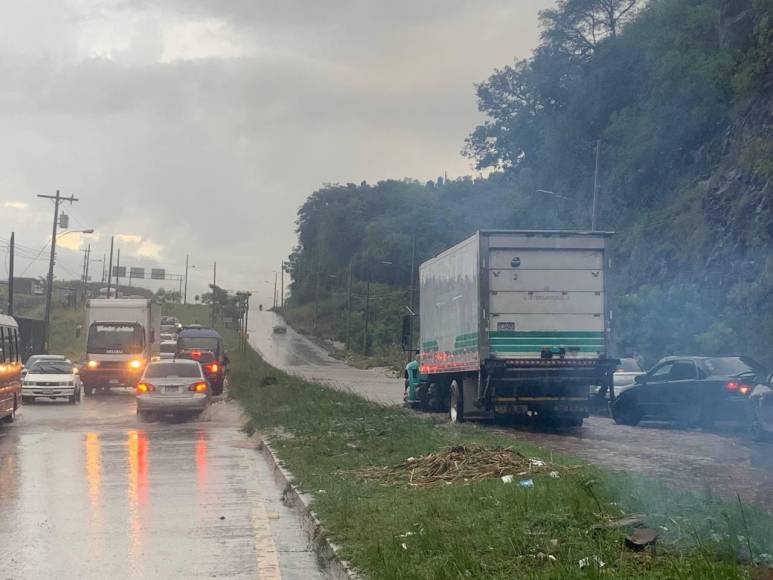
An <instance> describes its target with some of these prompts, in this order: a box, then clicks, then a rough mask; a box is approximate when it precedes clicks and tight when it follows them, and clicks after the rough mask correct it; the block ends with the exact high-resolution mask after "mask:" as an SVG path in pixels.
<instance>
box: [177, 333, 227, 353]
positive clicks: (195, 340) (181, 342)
mask: <svg viewBox="0 0 773 580" xmlns="http://www.w3.org/2000/svg"><path fill="white" fill-rule="evenodd" d="M218 342H219V340H218V338H217V337H215V336H181V337H180V338H178V339H177V346H178V348H179V349H180V350H191V349H201V350H213V351H216V350H217V347H218Z"/></svg>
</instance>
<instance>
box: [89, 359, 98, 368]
mask: <svg viewBox="0 0 773 580" xmlns="http://www.w3.org/2000/svg"><path fill="white" fill-rule="evenodd" d="M86 366H87V367H89V368H90V369H95V368H97V367H98V366H99V363H98V362H97V361H95V360H90V361H89V362H88V363H87V364H86Z"/></svg>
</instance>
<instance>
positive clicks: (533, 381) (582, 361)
mask: <svg viewBox="0 0 773 580" xmlns="http://www.w3.org/2000/svg"><path fill="white" fill-rule="evenodd" d="M611 235H612V234H611V232H597V231H594V232H575V231H525V230H507V231H505V230H496V231H494V230H492V231H479V232H477V233H475V234H474V235H473V236H471V237H469V238H467V239H466V240H464V241H462V242H460V243H459V244H457V245H455V246H453V247H452V248H449V249H448V250H446V251H444V252H443V253H441V254H440V255H438V256H436V257H434V258H432V259H431V260H428V261H427V262H425V263H423V264H421V266H420V268H419V322H420V326H419V349H418V356H417V359H416V361H414V362H413V363H411V364H409V365H408V366H407V367H406V373H405V375H406V403H407V404H409V405H411V406H414V407H418V408H422V409H426V410H447V411H448V413H449V417H450V419H451V421H453V422H460V421H463V420H464V419H473V418H475V419H483V418H493V417H495V416H496V415H523V416H528V417H532V418H534V420H544V421H547V422H549V423H551V424H554V425H561V426H579V425H581V424H582V421H583V419H584V418H585V417H587V416H588V413H589V410H590V406H591V399H590V397H591V392H596V391H599V392H601V393H602V396H603V395H604V394H606V392H607V391H609V393H610V396H611V397H613V396H614V393H613V392H612V390H613V373H614V371H615V368H616V363H617V360H616V359H613V358H612V357H610V355H609V351H608V343H609V318H610V315H609V309H608V308H607V304H606V284H607V275H606V274H607V265H608V262H609V257H608V255H607V248H606V246H607V241H608V239H609V238H610V236H611ZM598 387H601V389H599V388H598Z"/></svg>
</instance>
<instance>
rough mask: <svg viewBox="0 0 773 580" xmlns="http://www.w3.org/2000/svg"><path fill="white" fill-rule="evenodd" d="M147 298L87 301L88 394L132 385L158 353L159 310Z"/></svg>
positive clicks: (85, 368) (85, 382) (84, 370)
mask: <svg viewBox="0 0 773 580" xmlns="http://www.w3.org/2000/svg"><path fill="white" fill-rule="evenodd" d="M159 308H160V307H159V305H158V304H156V303H154V302H153V301H152V300H147V299H144V298H116V299H111V300H106V299H101V298H100V299H91V300H88V301H87V302H86V325H87V330H86V363H85V364H84V365H83V367H82V369H81V380H82V381H83V386H84V388H85V389H86V393H87V394H89V395H91V394H94V393H95V392H96V391H97V390H107V389H109V388H110V387H133V386H134V385H135V384H136V383H137V381H138V380H139V378H140V376H141V375H142V371H143V370H145V365H147V363H148V362H150V360H151V359H152V358H153V357H157V356H158V355H159V345H160V321H161V318H160V314H161V313H160V309H159Z"/></svg>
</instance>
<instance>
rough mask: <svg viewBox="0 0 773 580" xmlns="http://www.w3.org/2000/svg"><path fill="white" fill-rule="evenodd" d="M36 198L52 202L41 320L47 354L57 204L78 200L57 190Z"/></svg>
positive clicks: (57, 220) (57, 213) (44, 348)
mask: <svg viewBox="0 0 773 580" xmlns="http://www.w3.org/2000/svg"><path fill="white" fill-rule="evenodd" d="M38 197H40V198H43V199H53V200H54V225H53V228H52V230H51V255H50V256H49V259H48V279H47V282H48V286H47V288H46V311H45V316H44V319H43V340H44V343H43V350H44V351H45V353H46V354H48V338H49V334H50V331H51V297H52V294H53V291H54V260H55V259H56V228H57V226H58V225H59V203H60V202H62V201H69V202H70V204H72V203H73V202H74V201H78V198H76V197H73V196H72V195H71V196H70V197H62V195H61V194H60V193H59V190H58V189H57V190H56V195H41V194H38Z"/></svg>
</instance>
